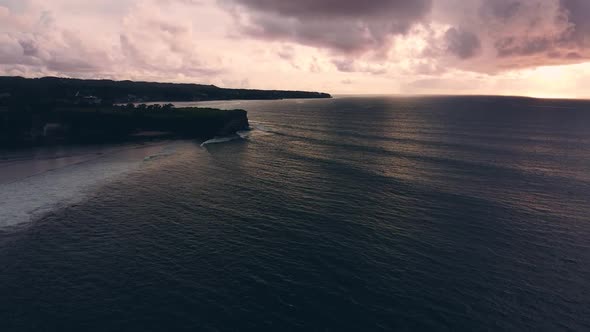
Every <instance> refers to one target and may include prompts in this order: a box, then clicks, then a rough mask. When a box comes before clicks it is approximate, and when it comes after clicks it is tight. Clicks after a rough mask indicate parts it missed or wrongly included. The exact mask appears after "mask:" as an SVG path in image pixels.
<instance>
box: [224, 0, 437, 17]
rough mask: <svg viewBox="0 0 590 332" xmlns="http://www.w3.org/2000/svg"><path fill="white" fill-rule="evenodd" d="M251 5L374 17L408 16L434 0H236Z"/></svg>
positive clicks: (300, 13) (299, 13)
mask: <svg viewBox="0 0 590 332" xmlns="http://www.w3.org/2000/svg"><path fill="white" fill-rule="evenodd" d="M234 2H236V3H240V4H243V5H245V6H246V7H248V8H251V9H255V10H260V11H263V12H271V13H276V14H279V15H281V16H286V17H298V18H310V17H352V18H358V17H374V16H389V15H393V16H395V17H397V18H401V17H404V16H405V17H407V18H409V19H413V18H418V17H421V16H423V15H424V14H425V13H426V12H428V11H429V10H430V7H431V3H432V1H431V0H414V1H407V0H364V1H358V0H297V1H293V0H234Z"/></svg>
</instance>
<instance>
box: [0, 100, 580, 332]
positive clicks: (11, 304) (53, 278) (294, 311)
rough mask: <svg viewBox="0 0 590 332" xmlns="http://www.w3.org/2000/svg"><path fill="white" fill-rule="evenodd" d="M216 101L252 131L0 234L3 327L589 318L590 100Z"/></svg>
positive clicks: (359, 326) (457, 323)
mask: <svg viewBox="0 0 590 332" xmlns="http://www.w3.org/2000/svg"><path fill="white" fill-rule="evenodd" d="M212 104H213V105H217V106H219V105H221V106H225V107H241V108H245V109H247V110H248V111H249V117H250V120H251V121H252V126H253V128H254V130H253V131H252V132H251V133H250V134H249V136H248V137H246V138H245V139H239V140H234V141H231V142H226V143H223V144H209V145H206V146H205V147H204V148H203V147H200V144H199V142H176V143H174V144H175V145H174V149H173V151H174V152H173V153H169V154H164V155H161V156H159V157H158V158H146V160H145V161H144V162H143V164H142V166H141V167H139V168H137V169H134V170H133V171H130V172H127V173H125V175H122V176H119V177H117V178H116V180H112V179H111V180H108V181H107V180H105V182H104V183H103V184H102V185H101V186H99V187H97V188H96V189H93V190H92V191H91V192H88V191H87V192H86V193H85V196H84V197H83V199H80V200H79V201H78V202H76V203H75V204H74V203H72V204H70V205H66V206H65V207H63V206H62V207H61V208H56V209H53V210H52V211H51V212H49V213H48V214H45V215H44V216H42V217H39V218H36V219H34V220H33V221H32V222H27V223H19V224H17V225H15V226H11V227H5V228H2V229H1V230H0V325H1V326H0V330H2V331H176V330H178V331H181V330H182V331H243V330H252V331H264V330H268V331H290V330H306V331H307V330H308V331H344V330H355V331H373V330H375V331H377V330H383V331H391V330H413V331H430V330H437V331H445V330H453V331H480V330H482V331H486V330H487V331H500V330H506V331H524V330H529V331H561V330H570V331H587V330H590V104H589V103H583V102H571V101H570V102H568V101H542V100H529V99H507V98H490V97H470V98H466V97H463V98H447V97H437V98H378V97H375V98H337V99H334V100H310V101H265V102H239V103H236V102H233V103H212ZM92 172H96V170H94V169H93V171H92ZM89 173H90V171H89ZM88 175H89V176H91V174H88ZM0 188H2V187H0ZM39 191H40V193H39V194H40V195H43V189H42V188H40V189H39ZM4 194H6V193H4ZM31 195H32V196H31V197H30V199H31V200H34V199H37V198H36V196H35V195H34V194H31ZM0 212H1V211H0Z"/></svg>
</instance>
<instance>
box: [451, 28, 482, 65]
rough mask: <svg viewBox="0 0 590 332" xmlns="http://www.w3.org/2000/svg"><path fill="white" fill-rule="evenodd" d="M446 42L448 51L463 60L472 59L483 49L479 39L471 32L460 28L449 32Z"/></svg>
mask: <svg viewBox="0 0 590 332" xmlns="http://www.w3.org/2000/svg"><path fill="white" fill-rule="evenodd" d="M445 40H446V42H447V50H448V51H449V52H450V53H451V54H453V55H455V56H457V57H459V58H461V59H469V58H472V57H474V56H475V55H477V53H478V52H479V50H480V49H481V42H480V40H479V37H478V36H477V35H475V34H474V33H472V32H470V31H466V30H463V29H460V28H451V29H449V30H447V32H446V33H445Z"/></svg>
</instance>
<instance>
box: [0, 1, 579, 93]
mask: <svg viewBox="0 0 590 332" xmlns="http://www.w3.org/2000/svg"><path fill="white" fill-rule="evenodd" d="M361 3H362V4H363V5H362V6H361V5H359V4H361ZM589 13H590V3H589V2H587V1H584V0H526V1H525V0H510V1H509V0H495V1H484V0H469V1H458V0H420V1H412V2H408V1H396V0H373V1H368V2H367V1H364V2H360V1H352V0H347V1H331V0H326V1H312V0H306V1H291V0H278V1H264V0H200V1H196V0H165V1H156V0H119V1H113V0H109V1H104V0H89V1H84V2H80V1H75V0H52V1H44V0H0V74H2V75H14V76H26V77H39V76H48V75H50V76H66V77H80V78H97V77H99V78H112V79H132V80H150V81H154V80H155V81H166V82H194V83H208V84H215V85H219V86H225V87H239V88H265V89H305V90H322V91H327V92H330V93H334V94H348V93H371V94H501V95H526V96H535V97H564V98H588V97H590V92H588V90H587V89H586V88H585V86H586V83H589V82H590V65H589V64H587V61H588V59H589V58H590V51H589V50H590V45H589V40H588V38H587V36H588V35H589V34H588V32H590V24H588V23H587V22H586V20H585V14H589ZM252 59H255V60H254V61H253V60H252Z"/></svg>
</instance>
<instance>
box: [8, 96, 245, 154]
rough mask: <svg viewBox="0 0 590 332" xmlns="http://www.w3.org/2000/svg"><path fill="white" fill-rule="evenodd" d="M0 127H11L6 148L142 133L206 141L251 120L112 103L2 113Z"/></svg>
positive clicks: (240, 114) (237, 114) (234, 113)
mask: <svg viewBox="0 0 590 332" xmlns="http://www.w3.org/2000/svg"><path fill="white" fill-rule="evenodd" d="M31 119H34V120H35V121H32V120H31ZM0 127H2V128H5V129H8V128H10V130H2V131H0V146H9V145H31V144H33V145H39V144H52V143H57V142H63V143H85V142H89V143H99V142H113V141H125V140H131V139H139V137H142V136H138V135H136V134H138V133H141V132H159V133H166V136H168V137H179V138H189V139H190V138H195V139H205V140H206V139H210V138H214V137H216V136H228V135H232V134H235V133H236V132H237V131H240V130H246V129H248V128H249V123H248V115H247V112H246V111H243V110H228V111H224V110H217V109H209V108H178V109H177V108H168V109H165V108H151V109H148V108H136V107H131V108H130V107H127V106H123V107H119V106H112V107H108V108H105V107H96V108H88V107H86V108H61V109H55V110H53V111H52V112H49V113H44V114H43V116H32V115H31V114H26V113H22V112H18V111H5V112H0Z"/></svg>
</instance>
